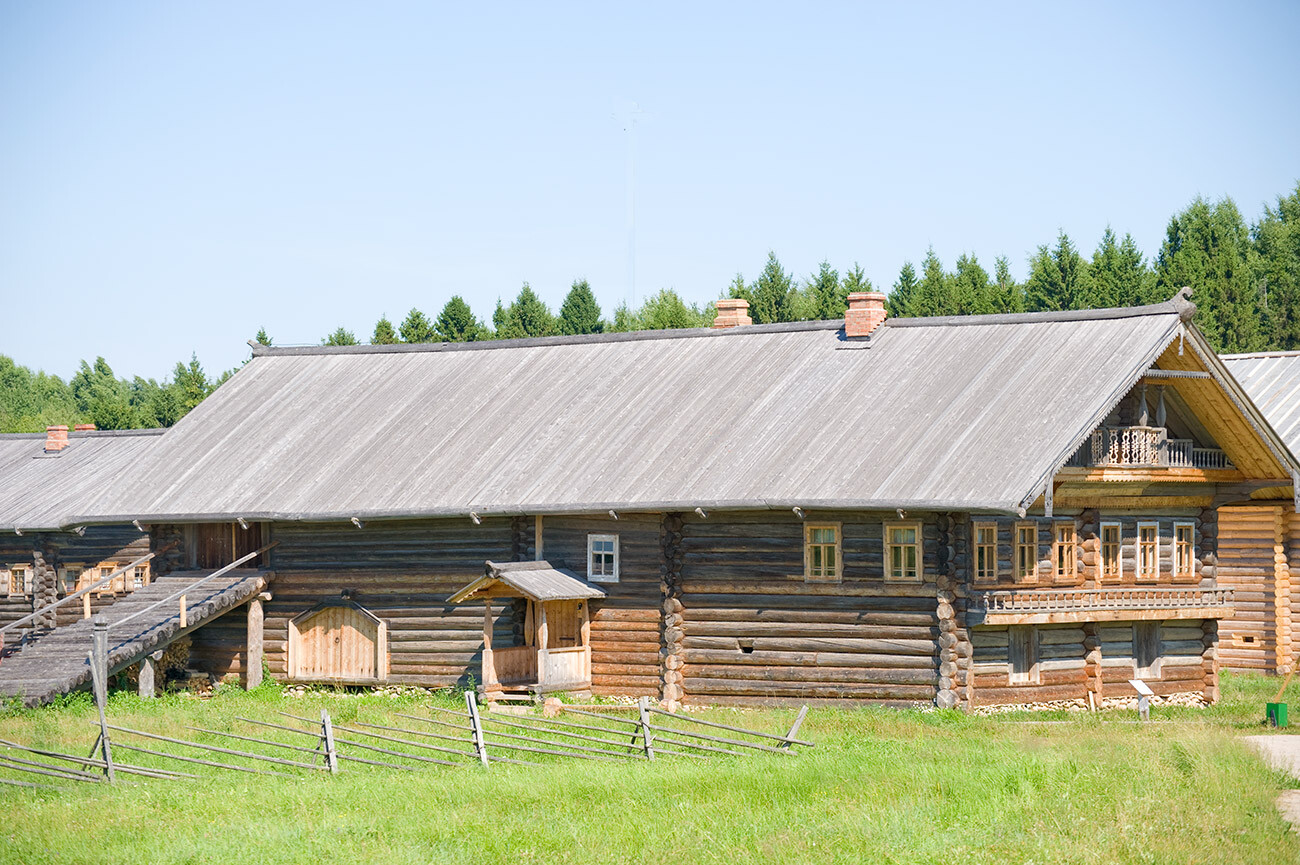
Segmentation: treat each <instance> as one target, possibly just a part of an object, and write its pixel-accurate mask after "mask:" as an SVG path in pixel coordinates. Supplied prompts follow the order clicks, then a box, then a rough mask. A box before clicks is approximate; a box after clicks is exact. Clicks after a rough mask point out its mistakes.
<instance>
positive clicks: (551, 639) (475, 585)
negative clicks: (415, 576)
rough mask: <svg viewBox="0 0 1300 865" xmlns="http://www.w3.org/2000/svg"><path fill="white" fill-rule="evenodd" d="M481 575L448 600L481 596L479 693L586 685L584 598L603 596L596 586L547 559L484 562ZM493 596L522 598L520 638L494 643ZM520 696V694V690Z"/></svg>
mask: <svg viewBox="0 0 1300 865" xmlns="http://www.w3.org/2000/svg"><path fill="white" fill-rule="evenodd" d="M485 564H486V567H485V568H484V573H483V576H481V577H479V578H478V579H477V580H475V581H474V582H472V583H470V584H469V585H468V586H466V587H465V588H463V589H461V590H460V591H459V592H456V593H455V594H454V595H452V596H451V597H450V598H448V599H447V600H448V601H449V602H450V603H453V604H461V603H464V602H466V601H478V600H481V601H483V695H484V696H485V697H486V698H487V699H488V701H489V702H491V701H493V700H496V699H501V698H502V697H503V696H506V692H507V691H513V692H531V693H532V694H533V695H534V697H535V696H536V695H540V694H544V693H548V692H552V691H584V690H587V689H590V688H591V642H590V636H591V614H590V610H589V609H588V607H587V602H588V601H591V600H594V599H598V598H603V597H605V592H604V590H603V589H601V588H599V587H598V586H593V585H592V584H591V583H589V582H587V581H586V580H584V579H582V578H581V577H579V576H578V575H577V574H575V573H573V572H572V571H568V570H565V569H563V568H557V567H554V566H552V565H551V563H550V562H545V561H541V562H499V563H498V562H492V561H489V562H486V563H485ZM493 598H524V599H525V600H526V601H527V610H526V614H525V619H524V644H523V645H522V646H518V645H514V646H505V647H502V648H496V647H494V646H493V645H492V644H493V636H494V633H493V632H494V628H493V619H492V599H493ZM520 696H522V694H520Z"/></svg>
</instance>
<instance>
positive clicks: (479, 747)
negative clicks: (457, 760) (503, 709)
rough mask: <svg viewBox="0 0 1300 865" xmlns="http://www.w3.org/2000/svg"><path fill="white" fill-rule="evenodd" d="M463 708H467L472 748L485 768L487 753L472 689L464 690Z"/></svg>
mask: <svg viewBox="0 0 1300 865" xmlns="http://www.w3.org/2000/svg"><path fill="white" fill-rule="evenodd" d="M465 708H466V709H468V710H469V723H470V727H471V728H472V729H473V736H474V750H476V751H478V758H479V760H481V761H482V762H483V768H485V769H486V768H487V765H488V755H487V743H486V742H484V741H483V724H482V722H480V721H479V717H478V697H476V696H475V695H474V692H473V691H466V692H465Z"/></svg>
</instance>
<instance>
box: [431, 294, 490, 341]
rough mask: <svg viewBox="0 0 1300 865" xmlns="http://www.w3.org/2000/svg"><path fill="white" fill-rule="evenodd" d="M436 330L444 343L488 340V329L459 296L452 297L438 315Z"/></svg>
mask: <svg viewBox="0 0 1300 865" xmlns="http://www.w3.org/2000/svg"><path fill="white" fill-rule="evenodd" d="M435 329H436V331H437V334H438V338H439V339H441V340H443V341H444V342H476V341H478V340H481V339H485V338H487V328H486V327H484V326H483V324H482V323H481V322H480V321H479V320H478V318H477V317H476V316H475V315H474V310H472V309H470V306H469V304H468V303H466V302H465V298H463V297H461V296H460V295H459V294H454V295H452V297H451V300H449V301H447V303H446V304H445V305H444V306H443V308H442V312H440V313H438V321H437V323H436V324H435Z"/></svg>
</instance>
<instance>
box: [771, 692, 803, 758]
mask: <svg viewBox="0 0 1300 865" xmlns="http://www.w3.org/2000/svg"><path fill="white" fill-rule="evenodd" d="M807 714H808V704H807V703H804V704H803V706H802V707H800V709H799V717H797V718H795V719H794V723H793V724H791V725H790V732H789V733H786V734H785V741H784V742H782V743H781V744H780V745H777V746H776V747H778V748H783V749H784V750H786V751H789V750H790V740H791V739H793V738H794V737H795V736H797V735H799V728H800V727H801V726H803V719H804V717H805V716H806V715H807Z"/></svg>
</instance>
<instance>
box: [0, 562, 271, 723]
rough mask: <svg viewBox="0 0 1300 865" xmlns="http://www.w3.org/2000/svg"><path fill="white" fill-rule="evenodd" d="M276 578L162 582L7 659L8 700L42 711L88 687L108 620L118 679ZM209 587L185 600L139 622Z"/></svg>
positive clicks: (0, 679) (2, 665) (247, 571)
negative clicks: (98, 634) (100, 630)
mask: <svg viewBox="0 0 1300 865" xmlns="http://www.w3.org/2000/svg"><path fill="white" fill-rule="evenodd" d="M268 578H269V574H268V573H267V572H265V571H260V570H257V569H255V568H244V569H235V570H229V571H227V572H225V573H222V574H220V575H219V576H215V578H214V576H213V575H212V573H211V572H209V571H180V572H176V573H171V574H167V575H166V576H162V577H158V578H156V579H154V581H153V582H151V583H150V584H149V585H147V586H145V587H143V588H140V589H137V590H135V591H134V592H132V593H131V594H130V595H128V596H126V597H124V598H121V599H120V600H118V601H117V602H116V603H114V604H113V605H112V606H110V607H108V608H107V609H105V610H103V612H101V613H99V614H97V615H96V616H95V617H94V618H92V619H82V620H81V621H79V622H76V623H75V624H71V625H66V626H63V627H59V628H55V629H54V630H51V631H46V632H44V633H42V634H37V635H32V636H31V637H29V638H28V640H27V641H26V642H25V643H24V644H23V646H22V648H21V649H20V650H19V651H18V652H17V653H15V654H14V655H12V656H11V657H6V658H4V659H0V700H4V699H18V700H21V702H22V703H23V705H26V706H36V705H40V704H42V703H47V702H49V701H50V700H52V699H53V698H54V697H56V696H57V695H59V694H65V693H67V692H69V691H74V690H76V689H78V688H81V687H85V686H88V685H89V684H90V664H89V662H88V661H87V659H86V655H87V654H88V653H89V652H90V650H91V634H92V627H93V622H94V620H95V619H97V618H99V617H100V616H102V617H103V618H104V620H105V621H106V622H107V623H108V669H109V674H110V675H112V674H113V673H117V672H120V671H121V670H124V669H126V668H127V667H129V666H131V665H132V664H135V663H137V662H139V661H140V659H142V658H143V657H145V656H146V655H148V654H150V653H151V652H154V651H157V650H159V649H162V648H165V647H166V646H167V645H168V644H170V643H171V642H173V641H174V640H176V639H178V638H179V637H183V636H185V635H186V634H188V633H190V632H191V631H193V630H195V629H197V628H200V627H202V626H203V625H205V624H206V623H208V622H210V621H212V620H213V619H215V618H217V617H218V616H220V615H222V614H223V613H226V612H229V611H230V610H231V609H233V608H235V607H237V606H239V605H240V604H242V603H244V602H245V601H247V600H249V599H250V598H251V597H253V596H254V595H256V594H257V593H258V592H260V591H262V590H263V589H265V588H266V583H267V579H268ZM205 580H206V582H203V585H201V586H197V587H196V588H195V590H194V592H193V593H192V594H190V593H186V594H185V595H183V596H182V598H181V600H178V601H176V602H175V603H168V604H165V605H162V606H159V607H157V608H155V609H153V610H149V611H148V612H147V613H146V614H144V615H136V614H138V613H140V612H141V611H143V610H148V608H149V607H150V606H151V605H154V604H157V603H158V602H160V601H163V600H165V599H167V598H168V597H169V596H171V595H173V594H176V593H177V592H180V591H182V590H184V589H185V588H187V587H188V586H191V585H195V584H197V583H199V582H201V581H205ZM182 600H183V602H184V621H183V624H182V612H181V608H182V603H181V601H182ZM127 619H130V621H127Z"/></svg>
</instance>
